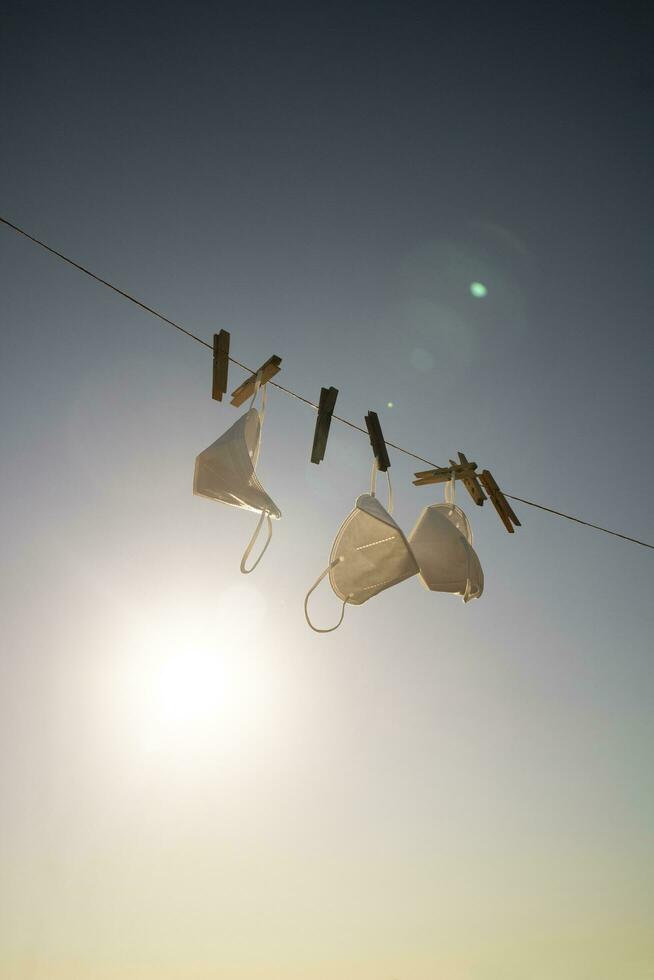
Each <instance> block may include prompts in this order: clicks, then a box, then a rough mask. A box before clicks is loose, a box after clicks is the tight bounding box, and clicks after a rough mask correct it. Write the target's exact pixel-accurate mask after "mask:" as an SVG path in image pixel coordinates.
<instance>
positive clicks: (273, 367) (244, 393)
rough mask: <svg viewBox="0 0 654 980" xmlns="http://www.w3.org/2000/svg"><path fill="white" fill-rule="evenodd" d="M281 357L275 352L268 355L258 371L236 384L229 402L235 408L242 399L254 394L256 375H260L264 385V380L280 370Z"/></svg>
mask: <svg viewBox="0 0 654 980" xmlns="http://www.w3.org/2000/svg"><path fill="white" fill-rule="evenodd" d="M281 364H282V359H281V357H278V356H277V354H273V356H272V357H269V358H268V360H267V361H266V363H265V364H262V365H261V367H260V368H259V370H258V371H255V372H254V374H251V375H250V377H249V378H246V379H245V381H244V382H243V383H242V384H240V385H239V386H238V388H236V389H235V390H234V391H233V392H232V401H231V404H232V405H235V406H236V407H237V408H238V406H239V405H242V404H243V402H244V401H246V400H247V399H248V398H250V397H251V396H252V395H253V394H254V387H255V385H256V382H257V376H258V375H260V383H261V384H262V385H265V383H266V381H270V379H271V378H274V376H275V375H276V374H277V372H278V371H280V370H281Z"/></svg>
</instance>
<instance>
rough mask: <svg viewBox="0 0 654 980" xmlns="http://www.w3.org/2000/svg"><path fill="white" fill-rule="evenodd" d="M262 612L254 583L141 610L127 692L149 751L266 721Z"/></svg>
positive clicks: (234, 733)
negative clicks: (145, 611) (145, 612)
mask: <svg viewBox="0 0 654 980" xmlns="http://www.w3.org/2000/svg"><path fill="white" fill-rule="evenodd" d="M264 613H265V602H264V601H263V599H262V597H261V594H260V593H259V592H258V590H256V588H254V587H252V586H251V585H250V584H249V583H248V584H247V585H237V586H234V587H231V588H229V589H227V590H225V592H224V593H223V594H222V596H221V597H220V598H219V599H218V600H216V599H215V597H204V596H203V597H202V599H200V598H199V597H198V598H196V599H194V600H192V601H190V602H186V603H183V604H180V603H179V602H173V603H170V604H167V603H162V605H161V606H160V607H157V608H153V609H151V610H149V614H148V615H147V616H146V617H144V616H143V615H141V616H139V624H138V627H137V629H136V630H135V636H134V637H133V638H132V643H131V644H130V645H131V646H132V647H133V653H132V656H131V657H130V661H129V663H130V666H129V670H128V674H129V676H128V679H127V697H128V714H129V717H130V719H131V725H132V727H133V729H134V730H135V732H136V736H137V741H138V742H139V744H140V746H141V748H142V750H143V751H145V752H147V753H156V752H157V751H164V752H166V753H171V752H174V753H177V754H179V753H180V752H182V753H183V752H184V751H185V749H191V750H192V751H194V752H196V751H198V750H199V749H202V748H203V747H204V748H206V749H212V748H217V747H219V746H220V744H222V743H224V742H225V741H229V742H232V741H233V740H234V739H236V738H238V737H240V736H242V735H243V734H245V733H246V732H248V731H251V730H252V729H253V728H254V727H255V726H256V725H257V724H258V723H259V722H260V720H261V718H262V716H264V715H265V712H266V707H267V703H268V702H269V695H270V691H271V685H270V683H269V681H270V678H269V670H268V669H267V667H266V663H265V661H264V658H263V657H262V656H261V653H262V649H263V645H262V643H261V636H260V634H259V626H260V623H261V620H262V617H263V615H264Z"/></svg>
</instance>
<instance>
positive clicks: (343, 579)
mask: <svg viewBox="0 0 654 980" xmlns="http://www.w3.org/2000/svg"><path fill="white" fill-rule="evenodd" d="M386 475H387V476H388V472H387V474H386ZM376 479H377V462H376V461H375V463H374V464H373V468H372V479H371V486H370V493H363V494H361V496H360V497H358V498H357V501H356V504H355V506H354V510H353V511H352V512H351V514H349V515H348V517H346V519H345V520H344V521H343V523H342V524H341V527H340V529H339V532H338V534H337V535H336V539H335V540H334V544H333V546H332V551H331V555H330V557H329V565H328V567H327V568H326V569H325V571H324V572H323V573H322V575H320V577H319V578H318V579H317V581H316V582H315V583H314V585H312V587H311V588H310V589H309V591H308V593H307V596H306V599H305V600H304V614H305V616H306V620H307V623H308V624H309V626H310V627H311V629H312V630H315V631H316V633H331V632H332V630H335V629H337V628H338V627H339V626H340V625H341V623H342V622H343V616H344V614H345V605H346V603H351V604H352V605H355V606H360V605H361V604H362V603H363V602H366V600H367V599H370V598H371V597H372V596H374V595H377V594H378V593H379V592H383V591H384V589H390V587H391V586H392V585H397V584H398V582H403V581H404V579H407V578H411V576H412V575H415V574H416V572H417V571H418V565H417V564H416V560H415V558H414V557H413V554H412V552H411V548H410V546H409V543H408V541H407V539H406V538H405V536H404V534H403V532H402V531H401V529H400V528H399V527H398V525H397V524H396V523H395V521H394V520H393V518H392V517H391V513H392V511H393V497H392V491H391V482H390V477H389V478H388V504H387V507H388V509H385V508H384V507H382V505H381V504H380V502H379V501H378V500H377V497H376V496H375V486H376ZM325 575H329V582H330V585H331V587H332V589H333V590H334V592H335V593H336V595H337V596H338V598H339V599H341V600H342V603H343V606H342V609H341V618H340V619H339V621H338V622H337V623H336V626H331V627H329V628H328V629H319V628H318V627H317V626H314V625H313V623H312V622H311V620H310V619H309V611H308V602H309V596H310V595H311V593H312V592H313V591H314V589H315V588H316V587H317V586H318V585H319V584H320V582H321V581H322V580H323V578H324V577H325Z"/></svg>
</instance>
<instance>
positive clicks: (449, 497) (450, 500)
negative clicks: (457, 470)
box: [445, 471, 456, 507]
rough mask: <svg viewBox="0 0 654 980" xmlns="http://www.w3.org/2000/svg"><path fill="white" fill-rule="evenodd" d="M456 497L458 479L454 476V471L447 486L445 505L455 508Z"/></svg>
mask: <svg viewBox="0 0 654 980" xmlns="http://www.w3.org/2000/svg"><path fill="white" fill-rule="evenodd" d="M455 497H456V477H455V476H454V471H452V477H451V479H450V480H448V482H447V483H446V484H445V503H446V504H450V506H452V507H453V506H454V500H455Z"/></svg>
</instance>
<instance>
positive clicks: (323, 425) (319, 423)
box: [311, 387, 338, 463]
mask: <svg viewBox="0 0 654 980" xmlns="http://www.w3.org/2000/svg"><path fill="white" fill-rule="evenodd" d="M337 397H338V388H333V387H332V388H321V389H320V401H319V402H318V418H317V419H316V428H315V431H314V433H313V447H312V449H311V462H312V463H320V461H321V460H323V459H324V458H325V449H326V448H327V436H328V435H329V426H330V425H331V421H332V414H333V412H334V406H335V405H336V399H337Z"/></svg>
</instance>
